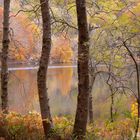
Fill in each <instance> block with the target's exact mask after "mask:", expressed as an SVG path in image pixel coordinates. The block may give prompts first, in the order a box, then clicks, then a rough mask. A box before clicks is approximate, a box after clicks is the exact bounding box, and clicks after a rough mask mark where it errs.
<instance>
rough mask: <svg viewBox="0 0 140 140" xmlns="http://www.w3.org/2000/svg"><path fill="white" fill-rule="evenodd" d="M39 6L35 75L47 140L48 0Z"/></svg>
mask: <svg viewBox="0 0 140 140" xmlns="http://www.w3.org/2000/svg"><path fill="white" fill-rule="evenodd" d="M40 4H41V13H42V21H43V41H42V54H41V59H40V64H39V70H38V73H37V76H38V77H37V82H38V94H39V102H40V109H41V116H42V122H43V128H44V132H45V137H46V140H47V139H48V138H49V132H50V130H51V125H52V119H51V113H50V107H49V99H48V93H47V87H46V81H47V69H48V63H49V56H50V50H51V23H50V22H51V21H50V12H49V0H40Z"/></svg>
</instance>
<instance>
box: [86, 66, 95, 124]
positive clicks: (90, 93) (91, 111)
mask: <svg viewBox="0 0 140 140" xmlns="http://www.w3.org/2000/svg"><path fill="white" fill-rule="evenodd" d="M91 69H93V68H91ZM95 78H96V74H95V73H94V71H91V73H90V84H89V106H88V116H89V123H93V97H92V88H93V85H94V81H95Z"/></svg>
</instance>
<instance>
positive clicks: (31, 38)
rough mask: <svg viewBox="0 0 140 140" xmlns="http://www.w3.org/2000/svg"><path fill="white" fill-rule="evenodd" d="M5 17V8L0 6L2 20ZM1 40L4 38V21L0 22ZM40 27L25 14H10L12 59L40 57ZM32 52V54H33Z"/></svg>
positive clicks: (0, 18)
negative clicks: (38, 51)
mask: <svg viewBox="0 0 140 140" xmlns="http://www.w3.org/2000/svg"><path fill="white" fill-rule="evenodd" d="M2 19H3V9H2V8H0V20H1V21H2ZM0 31H1V32H0V40H2V22H1V23H0ZM38 36H39V29H38V28H37V26H36V25H35V24H34V23H32V22H31V21H30V20H29V19H28V18H27V16H25V15H24V14H22V15H20V14H19V15H17V16H15V15H14V13H11V15H10V39H11V42H10V53H9V54H10V55H9V58H10V59H14V60H20V61H21V60H23V61H25V60H28V59H30V58H31V57H39V55H38V53H37V47H38V41H39V40H38ZM31 53H32V55H31Z"/></svg>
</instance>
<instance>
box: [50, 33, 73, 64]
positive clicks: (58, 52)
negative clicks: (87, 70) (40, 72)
mask: <svg viewBox="0 0 140 140" xmlns="http://www.w3.org/2000/svg"><path fill="white" fill-rule="evenodd" d="M72 58H73V51H72V48H71V44H70V41H69V39H68V38H64V37H63V36H62V35H61V36H60V37H58V38H57V39H56V40H55V41H54V44H53V48H52V51H51V61H52V62H53V63H69V62H72Z"/></svg>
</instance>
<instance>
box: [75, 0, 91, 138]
mask: <svg viewBox="0 0 140 140" xmlns="http://www.w3.org/2000/svg"><path fill="white" fill-rule="evenodd" d="M76 7H77V19H78V31H79V44H78V92H79V93H78V99H77V110H76V117H75V124H74V130H73V136H74V137H76V138H77V139H79V140H81V139H83V138H84V136H85V133H86V125H87V118H88V100H89V65H88V63H89V34H88V25H87V15H86V2H85V0H76Z"/></svg>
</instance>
